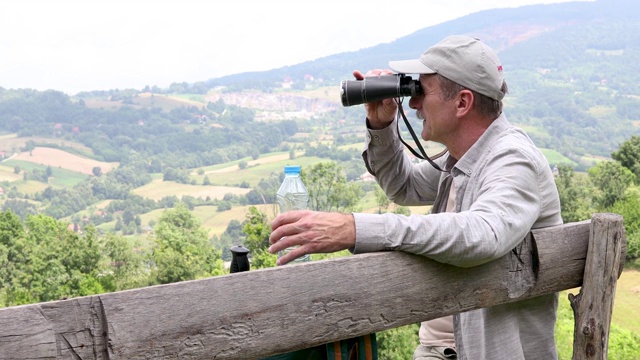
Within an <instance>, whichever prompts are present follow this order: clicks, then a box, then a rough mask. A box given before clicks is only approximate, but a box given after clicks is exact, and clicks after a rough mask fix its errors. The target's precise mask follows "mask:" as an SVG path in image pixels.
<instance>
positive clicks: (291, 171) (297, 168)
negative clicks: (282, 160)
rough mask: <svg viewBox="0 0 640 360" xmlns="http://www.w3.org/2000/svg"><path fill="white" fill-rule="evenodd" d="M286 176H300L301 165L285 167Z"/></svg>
mask: <svg viewBox="0 0 640 360" xmlns="http://www.w3.org/2000/svg"><path fill="white" fill-rule="evenodd" d="M284 173H285V174H300V165H287V166H285V167H284Z"/></svg>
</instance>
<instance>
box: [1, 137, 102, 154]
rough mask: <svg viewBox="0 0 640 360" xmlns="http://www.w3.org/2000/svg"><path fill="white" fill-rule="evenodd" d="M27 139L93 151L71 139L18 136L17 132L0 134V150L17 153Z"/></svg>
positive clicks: (83, 150) (37, 142) (39, 142)
mask: <svg viewBox="0 0 640 360" xmlns="http://www.w3.org/2000/svg"><path fill="white" fill-rule="evenodd" d="M29 141H32V142H34V143H36V144H51V145H55V146H58V147H62V148H69V149H74V150H76V151H78V152H80V153H86V154H92V153H93V151H92V150H91V149H90V148H88V147H86V146H84V145H82V144H80V143H77V142H74V141H71V140H66V139H58V138H48V137H39V136H27V137H18V135H17V134H4V135H2V136H0V151H4V152H7V153H9V154H14V153H18V152H20V151H21V149H22V148H24V147H25V146H26V145H27V143H28V142H29Z"/></svg>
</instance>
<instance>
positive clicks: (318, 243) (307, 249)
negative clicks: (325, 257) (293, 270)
mask: <svg viewBox="0 0 640 360" xmlns="http://www.w3.org/2000/svg"><path fill="white" fill-rule="evenodd" d="M271 230H272V232H271V236H270V237H269V242H270V243H271V244H272V245H271V246H270V247H269V252H270V253H272V254H275V253H277V252H278V251H281V250H284V249H286V248H288V247H291V246H296V245H299V247H298V248H296V249H294V250H292V251H291V252H289V253H288V254H286V255H285V256H283V257H281V258H280V259H278V262H277V264H278V265H284V264H286V263H288V262H290V261H293V260H295V259H297V258H299V257H301V256H303V255H305V254H311V253H331V252H336V251H340V250H344V249H349V248H352V247H354V246H355V244H356V226H355V221H354V219H353V215H351V214H341V213H327V212H317V211H309V210H300V211H288V212H286V213H282V214H280V215H278V216H277V217H276V218H275V219H274V220H273V222H271Z"/></svg>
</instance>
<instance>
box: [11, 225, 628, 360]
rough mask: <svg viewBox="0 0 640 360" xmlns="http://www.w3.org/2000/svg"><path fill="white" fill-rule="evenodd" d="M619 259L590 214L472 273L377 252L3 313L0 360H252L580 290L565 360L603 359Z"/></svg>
mask: <svg viewBox="0 0 640 360" xmlns="http://www.w3.org/2000/svg"><path fill="white" fill-rule="evenodd" d="M625 248H626V247H625V235H624V228H623V226H622V217H620V216H619V215H615V214H596V215H594V217H593V218H592V219H591V220H590V221H584V222H578V223H571V224H566V225H562V226H558V227H552V228H546V229H540V230H535V231H532V232H531V234H530V236H528V237H527V238H526V239H525V241H524V242H523V243H522V245H521V246H519V247H518V248H517V249H514V251H512V252H510V253H509V254H508V255H506V256H504V257H503V258H501V259H498V260H496V261H493V262H490V263H487V264H484V265H481V266H477V267H473V268H458V267H454V266H449V265H445V264H441V263H437V262H434V261H431V260H429V259H426V258H423V257H419V256H415V255H409V254H405V253H402V252H380V253H371V254H363V255H356V256H348V257H344V258H338V259H332V260H324V261H315V262H309V263H303V264H297V265H287V266H283V267H278V268H270V269H263V270H257V271H248V272H241V273H235V274H229V275H225V276H218V277H213V278H208V279H202V280H194V281H187V282H181V283H175V284H169V285H160V286H152V287H146V288H141V289H135V290H128V291H122V292H116V293H108V294H101V295H95V296H88V297H82V298H75V299H69V300H63V301H55V302H48V303H40V304H33V305H25V306H17V307H11V308H4V309H0V359H242V360H246V359H256V358H261V357H264V356H268V355H272V354H278V353H284V352H288V351H293V350H297V349H302V348H309V347H312V346H315V345H319V344H323V343H329V342H333V341H337V340H340V339H346V338H351V337H355V336H359V335H364V334H369V333H373V332H379V331H382V330H386V329H390V328H395V327H399V326H403V325H407V324H412V323H417V322H420V321H423V320H428V319H434V318H437V317H441V316H445V315H451V314H455V313H459V312H463V311H468V310H472V309H478V308H482V307H487V306H492V305H496V304H502V303H507V302H513V301H517V300H523V299H527V298H532V297H535V296H539V295H543V294H549V293H553V292H558V291H561V290H565V289H572V288H576V287H580V286H582V287H581V290H580V294H579V295H577V296H575V297H572V299H571V302H572V307H573V308H574V313H575V315H576V317H575V318H576V333H575V343H574V359H586V358H587V357H588V358H589V359H604V358H606V351H607V341H608V330H609V324H610V319H611V310H612V306H613V298H614V294H615V284H616V280H617V278H618V277H619V274H620V272H621V270H622V265H623V262H624V261H623V260H624V254H625ZM603 294H605V296H603Z"/></svg>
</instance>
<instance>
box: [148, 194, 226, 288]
mask: <svg viewBox="0 0 640 360" xmlns="http://www.w3.org/2000/svg"><path fill="white" fill-rule="evenodd" d="M154 234H155V243H154V247H153V254H152V258H153V260H154V262H155V265H156V269H155V277H156V281H157V282H158V283H160V284H167V283H172V282H177V281H184V280H192V279H197V278H204V277H208V276H214V275H220V274H222V272H223V269H222V260H221V259H220V252H219V251H217V250H216V249H214V248H213V247H212V246H211V245H210V243H209V239H208V237H207V232H206V230H204V229H203V228H202V226H201V223H200V220H199V219H198V218H196V217H195V216H194V215H193V214H192V213H191V212H190V211H189V209H188V208H187V206H186V205H185V204H184V203H179V204H178V205H177V206H176V207H175V208H173V209H169V210H165V211H164V212H163V213H162V215H161V216H160V219H159V220H158V224H157V225H156V227H155V229H154Z"/></svg>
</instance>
